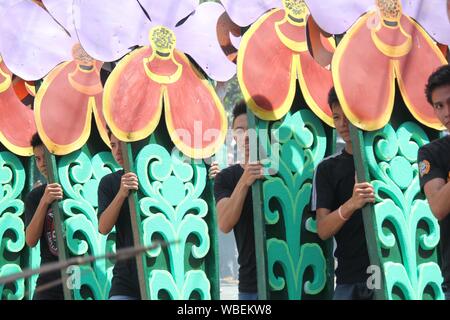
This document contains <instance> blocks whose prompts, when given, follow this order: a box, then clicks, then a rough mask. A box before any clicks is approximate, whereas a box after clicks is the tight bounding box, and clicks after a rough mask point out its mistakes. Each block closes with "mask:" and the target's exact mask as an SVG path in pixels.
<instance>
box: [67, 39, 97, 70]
mask: <svg viewBox="0 0 450 320" xmlns="http://www.w3.org/2000/svg"><path fill="white" fill-rule="evenodd" d="M72 57H73V60H75V62H76V63H77V64H79V65H81V66H85V67H92V66H93V65H94V58H92V57H91V56H90V55H89V54H88V53H87V52H86V51H85V50H84V49H83V47H82V46H81V44H79V43H77V44H75V45H74V46H73V47H72Z"/></svg>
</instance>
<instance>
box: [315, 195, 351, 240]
mask: <svg viewBox="0 0 450 320" xmlns="http://www.w3.org/2000/svg"><path fill="white" fill-rule="evenodd" d="M354 212H355V210H354V209H353V206H352V205H351V204H350V203H349V202H348V201H347V202H346V203H344V204H343V205H342V207H341V215H342V217H344V218H345V219H350V217H351V216H352V215H353V213H354ZM345 222H346V220H343V219H342V218H341V217H340V216H339V208H338V209H336V210H334V211H333V212H331V213H329V214H327V215H326V216H324V217H320V218H319V219H318V221H317V232H318V234H319V237H320V239H322V240H327V239H329V238H331V237H333V236H334V235H335V234H336V233H338V232H339V230H341V228H342V226H343V225H344V224H345Z"/></svg>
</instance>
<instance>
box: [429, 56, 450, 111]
mask: <svg viewBox="0 0 450 320" xmlns="http://www.w3.org/2000/svg"><path fill="white" fill-rule="evenodd" d="M447 85H450V66H449V65H448V64H446V65H444V66H441V67H439V68H438V69H437V70H436V71H434V72H433V73H432V74H431V75H430V77H429V78H428V83H427V84H426V86H425V95H426V96H427V100H428V102H429V103H430V104H431V105H433V100H432V99H431V94H432V93H433V91H434V90H435V89H437V88H439V87H442V86H447Z"/></svg>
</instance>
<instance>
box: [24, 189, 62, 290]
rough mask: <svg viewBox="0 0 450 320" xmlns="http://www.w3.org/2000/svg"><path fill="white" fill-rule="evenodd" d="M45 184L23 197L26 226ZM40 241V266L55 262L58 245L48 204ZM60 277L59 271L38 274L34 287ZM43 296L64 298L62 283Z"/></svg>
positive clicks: (36, 206)
mask: <svg viewBox="0 0 450 320" xmlns="http://www.w3.org/2000/svg"><path fill="white" fill-rule="evenodd" d="M46 186H47V185H46V184H44V185H41V186H39V187H36V188H34V189H33V190H31V191H30V193H28V195H27V197H26V199H25V225H26V227H28V225H29V224H30V222H31V220H32V219H33V216H34V214H35V212H36V209H37V208H38V206H39V202H40V201H41V198H42V196H43V195H44V192H45V187H46ZM39 241H40V249H41V266H43V265H44V264H47V263H52V262H57V261H58V247H57V243H56V232H55V225H54V217H53V210H52V207H51V206H49V207H48V210H47V214H46V215H45V220H44V227H43V229H42V235H41V238H40V239H39ZM58 279H61V272H60V271H54V272H50V273H45V274H41V275H39V277H38V279H37V283H36V287H40V286H43V285H45V284H47V283H50V282H53V281H56V280H58ZM42 295H43V296H48V297H54V298H55V299H57V298H61V299H64V294H63V288H62V285H59V286H54V287H52V288H50V289H47V290H45V291H43V292H42Z"/></svg>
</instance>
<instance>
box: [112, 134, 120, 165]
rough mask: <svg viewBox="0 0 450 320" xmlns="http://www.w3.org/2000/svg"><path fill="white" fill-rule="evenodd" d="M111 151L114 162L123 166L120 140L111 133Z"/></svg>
mask: <svg viewBox="0 0 450 320" xmlns="http://www.w3.org/2000/svg"><path fill="white" fill-rule="evenodd" d="M111 152H112V155H113V157H114V159H115V160H116V162H117V163H118V164H119V165H120V166H121V167H122V168H123V157H122V142H121V141H119V140H118V139H117V138H116V137H115V136H114V135H113V134H112V135H111Z"/></svg>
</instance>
